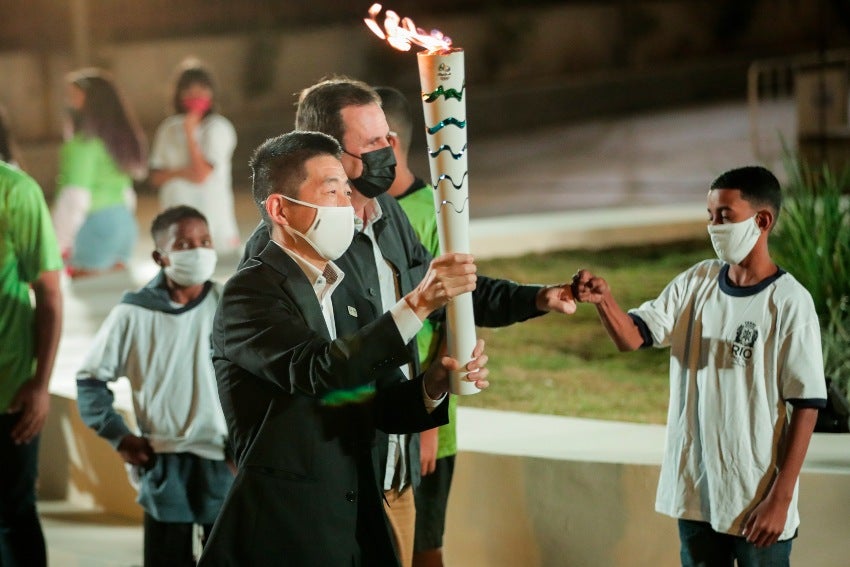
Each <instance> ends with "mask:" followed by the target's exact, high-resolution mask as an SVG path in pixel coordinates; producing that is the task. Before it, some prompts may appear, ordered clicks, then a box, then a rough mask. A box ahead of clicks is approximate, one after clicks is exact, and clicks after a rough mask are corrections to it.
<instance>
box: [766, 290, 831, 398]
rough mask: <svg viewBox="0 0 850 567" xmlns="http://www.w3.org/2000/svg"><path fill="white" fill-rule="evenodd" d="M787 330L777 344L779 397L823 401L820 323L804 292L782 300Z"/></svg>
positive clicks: (823, 382)
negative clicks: (797, 296)
mask: <svg viewBox="0 0 850 567" xmlns="http://www.w3.org/2000/svg"><path fill="white" fill-rule="evenodd" d="M786 310H787V317H788V328H789V331H788V332H787V333H786V334H785V335H784V336H783V337H781V338H780V339H779V340H780V343H779V349H780V352H779V361H778V365H777V366H778V370H779V387H780V388H781V395H782V399H784V400H794V401H798V402H804V403H803V405H807V406H808V405H811V404H810V403H807V402H812V401H815V400H826V395H827V394H826V380H825V378H824V373H823V350H822V347H821V336H820V323H819V322H818V318H817V315H816V314H815V306H814V303H813V302H812V299H811V296H809V295H808V294H807V295H806V296H804V297H803V298H800V300H799V301H789V302H788V303H786Z"/></svg>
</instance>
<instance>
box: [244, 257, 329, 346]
mask: <svg viewBox="0 0 850 567" xmlns="http://www.w3.org/2000/svg"><path fill="white" fill-rule="evenodd" d="M259 259H260V261H262V262H263V263H264V264H266V265H267V266H269V267H270V268H272V269H273V270H274V271H276V272H277V273H278V274H280V276H281V280H280V287H281V289H283V291H284V292H285V293H286V294H287V295H289V296H290V297H291V298H292V300H293V301H294V302H295V305H296V306H297V307H298V310H299V311H300V312H301V315H302V317H304V321H305V322H306V324H307V326H308V327H310V328H311V329H313V330H314V331H316V332H320V333H321V334H322V335H323V336H324V337H325V338H326V339H327V340H331V335H330V333H329V332H328V326H327V324H326V323H325V317H324V315H322V308H321V307H320V306H319V300H318V298H317V297H316V292H315V291H314V290H313V286H312V285H311V284H310V282H309V280H307V276H306V275H305V274H304V270H302V269H301V267H300V266H299V265H298V264H296V263H295V260H293V259H292V258H290V257H289V254H287V253H286V252H284V251H283V250H282V249H281V248H280V246H278V245H277V244H276V243H275V242H274V241H269V243H268V244H267V245H266V247H265V248H264V249H263V251H262V252H261V253H260V255H259ZM343 281H345V280H343ZM334 295H336V294H334ZM334 309H336V305H334Z"/></svg>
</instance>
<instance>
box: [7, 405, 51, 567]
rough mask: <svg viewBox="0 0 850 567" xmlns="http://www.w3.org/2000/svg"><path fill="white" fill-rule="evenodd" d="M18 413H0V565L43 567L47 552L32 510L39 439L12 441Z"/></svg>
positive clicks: (36, 517) (39, 523) (8, 566)
mask: <svg viewBox="0 0 850 567" xmlns="http://www.w3.org/2000/svg"><path fill="white" fill-rule="evenodd" d="M20 416H21V414H20V413H13V414H9V413H0V565H2V566H3V567H43V566H44V565H46V564H47V552H46V550H45V546H44V535H43V534H42V531H41V522H40V521H39V519H38V513H37V512H36V510H35V479H36V476H37V475H38V437H36V438H35V439H33V440H32V441H30V442H29V443H26V444H24V445H15V444H14V443H13V442H12V437H11V432H12V428H13V427H14V426H15V424H16V423H17V422H18V419H19V418H20Z"/></svg>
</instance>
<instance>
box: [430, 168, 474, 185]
mask: <svg viewBox="0 0 850 567" xmlns="http://www.w3.org/2000/svg"><path fill="white" fill-rule="evenodd" d="M467 175H469V172H468V171H464V172H463V177H461V178H460V183H455V180H454V179H452V176H451V175H449V174H448V173H444V174H442V175H440V177H438V178H437V182H436V183H435V184H434V187H435V188H436V187H439V186H440V183H441V182H442V181H445V180H446V179H448V180H449V183H451V184H452V187H454V188H455V189H460V188H461V187H463V182H464V180H466V176H467Z"/></svg>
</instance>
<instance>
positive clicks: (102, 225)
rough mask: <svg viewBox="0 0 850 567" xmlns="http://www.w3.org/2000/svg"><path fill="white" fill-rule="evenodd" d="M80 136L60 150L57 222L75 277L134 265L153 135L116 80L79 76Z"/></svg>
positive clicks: (73, 77)
mask: <svg viewBox="0 0 850 567" xmlns="http://www.w3.org/2000/svg"><path fill="white" fill-rule="evenodd" d="M67 89H68V90H67V104H68V112H69V114H70V122H71V124H70V126H71V132H72V136H71V138H70V139H69V140H67V141H66V142H65V144H64V145H63V146H62V149H61V151H60V160H59V162H60V163H59V176H58V179H57V186H58V188H59V192H58V194H57V197H56V202H55V204H54V207H53V223H54V226H55V228H56V236H57V238H58V240H59V247H60V250H61V251H62V256H63V258H64V259H65V260H66V262H67V264H68V271H69V273H70V274H71V276H74V277H76V276H84V275H92V274H96V273H99V272H105V271H109V270H113V269H120V268H123V267H125V266H126V265H127V263H128V261H129V260H130V257H131V255H132V253H133V249H134V247H135V244H136V238H137V235H138V225H137V223H136V218H135V208H136V194H135V191H134V190H133V179H141V178H142V177H144V175H145V173H146V161H147V157H146V153H147V152H146V149H145V138H144V135H143V134H142V131H141V129H140V128H139V126H138V124H137V123H136V120H135V118H134V117H133V113H132V112H131V111H130V108H129V107H128V106H127V105H126V104H124V102H123V100H122V97H121V95H120V93H119V92H118V88H117V87H116V86H115V83H114V82H113V81H112V79H111V78H110V77H109V76H108V75H107V74H106V73H105V72H103V71H100V70H98V69H84V70H82V71H77V72H75V73H71V74H70V75H69V76H68V79H67Z"/></svg>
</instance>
